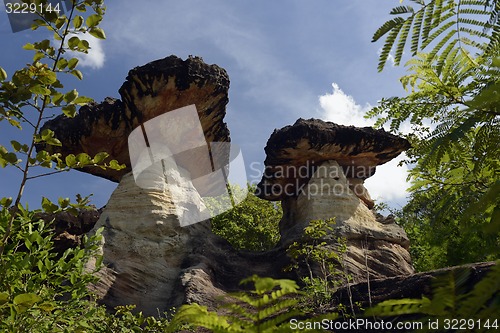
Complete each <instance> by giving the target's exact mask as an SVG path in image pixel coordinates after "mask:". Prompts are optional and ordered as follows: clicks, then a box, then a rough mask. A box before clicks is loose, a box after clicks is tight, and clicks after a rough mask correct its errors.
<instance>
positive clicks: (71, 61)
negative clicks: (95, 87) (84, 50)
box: [68, 58, 80, 69]
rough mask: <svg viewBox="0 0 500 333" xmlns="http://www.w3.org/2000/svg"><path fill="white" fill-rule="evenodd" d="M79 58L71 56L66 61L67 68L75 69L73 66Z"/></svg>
mask: <svg viewBox="0 0 500 333" xmlns="http://www.w3.org/2000/svg"><path fill="white" fill-rule="evenodd" d="M79 61H80V60H78V58H71V59H70V60H69V61H68V68H69V69H75V67H76V66H77V65H78V62H79Z"/></svg>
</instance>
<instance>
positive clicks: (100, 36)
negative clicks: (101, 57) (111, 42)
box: [89, 28, 106, 39]
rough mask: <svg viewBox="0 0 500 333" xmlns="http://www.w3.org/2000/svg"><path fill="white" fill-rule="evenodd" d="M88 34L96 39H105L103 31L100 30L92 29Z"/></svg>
mask: <svg viewBox="0 0 500 333" xmlns="http://www.w3.org/2000/svg"><path fill="white" fill-rule="evenodd" d="M89 34H90V35H92V36H93V37H95V38H97V39H106V34H105V33H104V30H102V29H101V28H92V29H91V30H90V31H89Z"/></svg>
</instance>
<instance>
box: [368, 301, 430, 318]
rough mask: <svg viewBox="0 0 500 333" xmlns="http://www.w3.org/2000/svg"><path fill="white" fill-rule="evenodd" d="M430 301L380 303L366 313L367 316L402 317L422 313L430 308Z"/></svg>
mask: <svg viewBox="0 0 500 333" xmlns="http://www.w3.org/2000/svg"><path fill="white" fill-rule="evenodd" d="M430 302H431V301H430V300H429V299H428V298H426V297H423V298H422V299H410V298H404V299H391V300H386V301H383V302H380V303H379V304H377V305H376V306H374V307H372V308H369V309H367V310H366V311H365V315H366V316H384V317H385V316H400V315H406V314H413V313H422V310H423V309H425V308H426V307H428V306H429V304H430Z"/></svg>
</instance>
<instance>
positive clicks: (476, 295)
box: [458, 261, 500, 318]
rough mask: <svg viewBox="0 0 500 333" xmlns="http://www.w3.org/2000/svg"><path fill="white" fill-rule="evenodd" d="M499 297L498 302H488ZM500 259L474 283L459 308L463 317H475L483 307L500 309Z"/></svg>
mask: <svg viewBox="0 0 500 333" xmlns="http://www.w3.org/2000/svg"><path fill="white" fill-rule="evenodd" d="M493 297H496V298H497V302H496V303H495V302H493V303H492V304H491V305H488V302H489V301H490V300H491V299H492V298H493ZM499 298H500V261H497V262H496V265H495V266H493V267H492V268H491V271H489V272H488V274H487V275H486V276H485V277H484V278H482V279H481V280H480V281H479V282H478V283H476V284H475V285H474V288H473V289H472V290H471V291H470V292H469V293H467V294H466V295H465V297H464V299H463V300H462V302H461V303H460V306H459V308H458V315H459V316H460V317H461V318H473V317H477V314H480V313H481V312H482V311H481V310H482V309H483V308H488V307H496V308H495V309H492V310H494V311H496V313H497V314H498V311H499V310H500V302H499Z"/></svg>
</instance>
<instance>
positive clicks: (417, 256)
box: [367, 0, 500, 331]
mask: <svg viewBox="0 0 500 333" xmlns="http://www.w3.org/2000/svg"><path fill="white" fill-rule="evenodd" d="M412 2H414V3H416V4H417V5H418V8H417V9H414V8H413V7H411V6H399V7H396V8H394V9H393V10H392V12H391V14H393V15H398V16H397V17H396V18H394V19H392V20H389V21H387V22H386V23H384V25H382V27H381V28H380V29H379V30H378V31H377V32H376V33H375V35H374V38H373V39H374V41H376V40H378V39H380V38H381V37H382V36H385V35H386V36H387V38H386V41H385V45H384V47H383V51H382V53H381V56H380V63H379V70H382V69H383V67H384V65H385V63H386V61H387V59H388V56H389V52H390V51H391V49H393V48H395V50H396V54H395V62H396V64H399V62H400V60H401V57H402V55H403V50H404V49H405V47H406V43H407V41H408V40H409V41H410V42H411V52H412V56H413V57H412V58H411V59H410V60H409V61H408V62H407V64H406V66H407V68H408V71H409V74H408V75H406V76H404V77H402V78H401V82H402V84H403V85H404V86H405V88H409V89H410V92H409V94H408V95H407V96H406V97H395V98H390V99H385V100H383V101H382V102H381V104H380V106H378V107H376V108H374V109H373V110H372V111H371V112H369V114H368V116H371V117H379V119H378V121H377V124H378V125H379V126H380V125H382V124H384V123H386V122H390V127H391V130H392V131H394V132H397V131H398V130H399V129H400V127H401V125H402V123H403V122H404V121H408V122H409V123H410V124H411V125H412V128H413V131H412V133H411V134H409V135H408V136H407V137H408V139H409V140H410V141H411V143H412V146H413V148H412V149H411V150H410V151H409V152H408V156H409V162H410V163H414V164H415V167H414V168H413V169H412V170H411V172H410V178H411V180H412V185H413V186H412V187H411V189H410V193H411V196H410V201H409V203H408V204H407V205H406V206H405V207H404V208H403V210H402V211H401V212H399V213H398V215H399V220H400V223H402V224H403V225H404V227H405V228H406V230H407V232H408V235H409V237H410V239H411V241H412V243H413V245H412V255H413V259H414V260H415V266H416V267H417V269H419V270H428V269H433V268H437V267H444V266H452V265H457V264H462V263H468V262H474V261H483V260H494V259H499V257H500V253H499V251H498V249H499V248H500V247H499V245H500V208H499V205H498V204H499V201H500V195H499V192H500V181H499V179H498V175H499V170H500V163H499V156H500V154H499V149H498V145H499V143H500V121H499V116H500V110H499V105H500V103H499V101H500V100H499V94H498V92H499V91H500V16H499V13H500V2H499V1H458V2H456V1H444V0H433V1H428V2H424V1H422V0H418V1H417V0H415V1H412ZM400 15H401V16H400ZM410 31H411V37H410ZM398 37H399V39H398V40H397V38H398ZM396 40H397V42H396ZM424 51H427V52H425V53H424ZM429 124H433V127H430V126H428V125H429ZM499 263H500V261H499V260H497V265H496V266H495V267H493V268H492V270H491V271H490V272H489V273H488V274H487V275H486V277H485V278H483V279H482V280H481V281H480V282H478V283H477V284H476V285H475V286H474V287H473V289H472V290H470V291H465V292H464V291H463V290H462V289H463V282H464V281H465V280H466V278H467V275H468V274H469V271H468V270H463V271H459V272H458V273H457V274H456V275H454V274H451V273H450V275H449V276H448V277H444V278H440V279H438V280H437V282H436V284H435V286H434V290H433V292H434V297H433V298H432V299H431V300H430V299H428V298H425V297H424V298H422V299H402V300H387V301H384V302H382V303H381V304H379V305H377V306H376V307H374V308H372V309H370V310H368V311H367V315H377V316H399V315H403V314H415V313H419V314H424V315H427V316H429V317H431V318H459V319H464V318H465V319H469V320H474V319H475V320H491V322H489V321H488V325H491V324H494V323H496V327H494V326H490V327H486V326H481V325H476V326H474V325H473V326H472V327H469V326H466V327H464V328H469V329H471V330H473V329H474V330H475V331H485V330H489V328H494V329H497V328H498V322H497V321H495V322H494V319H496V318H495V315H496V314H498V313H499V312H500V284H499V282H498V281H500V269H499V268H498V267H499V266H498V264H499ZM483 323H485V321H483ZM443 328H444V327H441V329H443Z"/></svg>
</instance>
